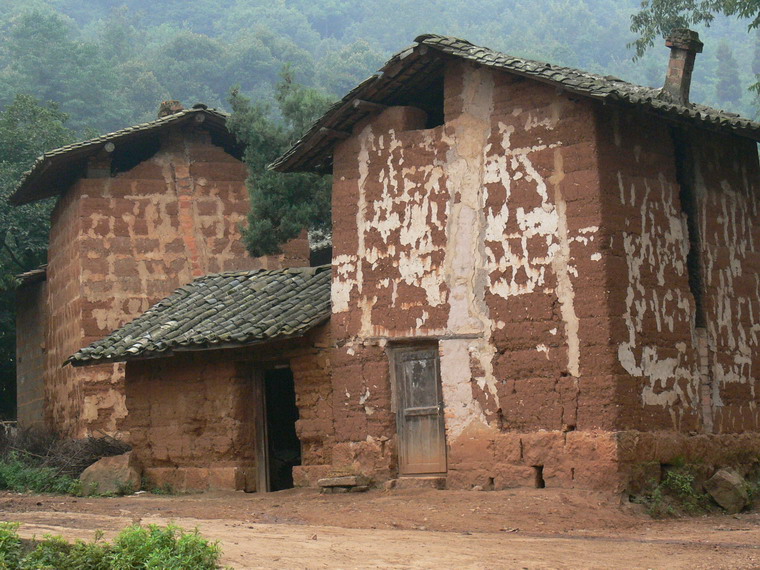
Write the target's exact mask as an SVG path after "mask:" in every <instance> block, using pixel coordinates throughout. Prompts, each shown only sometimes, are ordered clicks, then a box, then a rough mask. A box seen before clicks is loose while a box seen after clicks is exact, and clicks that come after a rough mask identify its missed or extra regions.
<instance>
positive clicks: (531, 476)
mask: <svg viewBox="0 0 760 570" xmlns="http://www.w3.org/2000/svg"><path fill="white" fill-rule="evenodd" d="M493 473H494V483H493V484H494V489H496V490H503V489H512V488H514V487H535V481H536V472H535V469H534V468H533V467H532V466H529V465H514V464H511V463H499V464H497V465H496V466H495V467H494V470H493Z"/></svg>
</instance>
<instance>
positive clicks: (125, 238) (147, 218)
mask: <svg viewBox="0 0 760 570" xmlns="http://www.w3.org/2000/svg"><path fill="white" fill-rule="evenodd" d="M170 164H171V167H170V166H169V165H170ZM246 176H247V173H246V171H245V167H244V166H243V164H242V163H241V162H240V161H239V160H237V159H235V158H234V157H232V156H230V155H227V154H226V153H225V152H224V150H223V149H221V148H220V147H216V146H214V145H212V144H211V143H210V142H209V141H208V137H198V136H196V135H195V134H193V133H192V132H190V131H188V132H187V133H184V134H181V133H175V134H173V135H171V136H168V137H166V138H165V139H164V140H163V142H162V147H161V149H160V150H159V151H158V152H157V153H156V154H155V155H154V156H153V157H151V158H149V159H147V160H146V161H145V162H143V163H141V164H139V165H137V166H136V167H134V168H133V169H131V170H130V171H128V172H122V173H118V174H117V175H116V176H115V177H111V178H97V179H80V180H78V181H77V182H75V183H74V185H73V186H72V187H71V188H70V189H69V191H68V192H67V193H66V194H65V196H64V197H62V198H61V199H60V200H59V202H58V204H57V205H56V208H55V211H54V213H53V217H52V228H51V234H50V247H49V251H48V261H49V265H48V281H47V283H48V289H49V291H48V293H47V299H46V302H47V305H48V307H49V315H48V316H47V321H48V324H47V325H46V327H47V332H46V334H45V337H46V338H45V344H46V346H47V347H48V350H47V354H46V358H45V373H44V384H45V392H46V398H47V401H49V402H50V407H49V410H48V411H47V413H48V416H49V420H50V425H51V427H53V428H55V429H57V430H58V431H60V432H62V433H64V434H67V435H74V436H82V435H86V434H88V433H91V432H93V431H94V430H101V431H104V432H106V433H119V432H121V431H123V421H124V418H125V416H126V413H127V412H126V408H125V407H124V394H123V393H122V394H121V395H120V396H119V395H118V389H117V390H116V392H117V394H113V393H112V392H113V388H114V387H115V386H120V385H121V383H122V380H123V376H121V375H122V374H123V368H119V369H118V370H114V371H113V373H112V375H111V376H110V377H103V378H102V379H101V380H99V381H98V382H102V385H101V389H102V391H103V394H104V395H103V396H97V394H95V393H92V394H91V397H90V399H89V401H85V399H84V398H83V391H82V390H81V389H79V386H80V385H81V384H82V383H84V382H89V381H90V380H89V378H90V372H89V371H88V370H87V369H80V368H78V369H72V368H70V367H66V368H62V367H61V365H62V363H63V362H64V360H65V359H66V358H68V356H70V355H71V354H73V353H74V352H76V351H77V350H78V349H79V348H81V347H82V346H84V345H85V344H86V343H88V342H90V341H91V340H94V339H93V338H92V337H94V336H98V335H101V334H102V333H103V331H108V330H114V329H116V328H118V327H120V326H122V325H123V324H125V323H126V322H128V321H130V320H132V319H133V318H135V317H137V316H138V315H139V314H141V313H142V312H144V311H145V310H146V309H147V308H148V307H149V306H150V304H152V303H155V302H156V301H158V300H159V299H161V298H163V297H165V296H166V295H168V294H169V293H171V292H172V291H173V290H174V289H176V288H177V287H179V286H181V285H183V284H185V283H187V282H189V281H190V280H192V279H193V277H195V276H197V275H201V274H204V273H208V272H212V271H222V270H225V271H227V270H242V269H255V268H259V267H269V268H275V267H279V266H291V265H308V258H309V252H308V243H307V241H306V239H305V236H302V237H301V238H299V239H298V240H294V242H293V243H292V244H286V246H285V253H284V254H283V255H279V256H272V257H269V258H261V259H258V260H256V259H252V258H250V257H249V256H248V254H247V253H246V251H245V250H244V248H243V247H242V245H241V236H240V230H239V224H240V223H241V222H243V221H244V219H245V215H246V213H247V209H248V191H247V189H246V187H245V178H246ZM180 201H182V203H183V204H185V206H186V207H184V206H183V208H180V207H179V202H180ZM80 283H81V285H80ZM95 302H97V304H96V303H95ZM24 326H25V325H24V324H23V323H21V330H23V328H24ZM109 394H110V395H109Z"/></svg>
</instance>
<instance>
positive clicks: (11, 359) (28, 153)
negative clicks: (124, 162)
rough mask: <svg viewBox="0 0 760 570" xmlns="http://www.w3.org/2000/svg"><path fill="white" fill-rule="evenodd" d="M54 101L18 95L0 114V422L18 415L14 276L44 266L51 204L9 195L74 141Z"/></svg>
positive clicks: (64, 116) (63, 114)
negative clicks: (37, 164) (39, 160)
mask: <svg viewBox="0 0 760 570" xmlns="http://www.w3.org/2000/svg"><path fill="white" fill-rule="evenodd" d="M66 119H67V116H66V114H65V113H63V112H61V110H60V109H59V108H58V106H57V105H56V104H54V103H49V104H46V105H43V104H40V103H39V102H38V101H37V100H36V99H34V98H33V97H30V96H28V95H19V96H17V97H16V98H15V99H14V101H13V103H12V104H11V105H10V106H8V107H7V108H6V109H5V110H4V111H2V112H0V418H2V417H5V418H7V417H9V416H11V415H13V414H14V413H15V378H16V372H15V347H16V337H15V322H14V320H15V317H14V306H15V299H14V294H15V292H14V290H15V285H16V280H15V277H14V276H15V275H17V274H19V273H22V272H24V271H28V270H30V269H33V268H35V267H38V266H39V265H40V264H41V263H44V262H45V259H46V251H47V240H48V229H49V216H50V210H51V208H52V204H51V201H50V200H47V201H43V202H35V203H32V204H27V205H25V206H20V207H12V206H11V205H10V204H9V203H8V197H9V196H10V195H11V194H12V193H13V191H14V190H15V188H16V185H17V183H18V181H19V179H20V178H21V175H22V173H23V172H24V171H25V170H27V169H28V168H29V167H30V166H31V165H32V164H33V163H34V160H35V158H36V157H37V156H38V155H40V154H42V153H43V152H44V151H46V150H49V149H51V148H54V147H58V146H61V145H64V144H67V143H70V142H72V141H73V134H72V132H71V131H70V130H69V129H68V128H67V127H66V126H65V123H66Z"/></svg>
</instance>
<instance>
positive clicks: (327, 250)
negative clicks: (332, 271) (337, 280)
mask: <svg viewBox="0 0 760 570" xmlns="http://www.w3.org/2000/svg"><path fill="white" fill-rule="evenodd" d="M331 262H332V246H331V245H330V246H327V247H322V248H320V249H312V250H311V251H310V252H309V265H311V267H319V266H320V265H328V264H330V263H331Z"/></svg>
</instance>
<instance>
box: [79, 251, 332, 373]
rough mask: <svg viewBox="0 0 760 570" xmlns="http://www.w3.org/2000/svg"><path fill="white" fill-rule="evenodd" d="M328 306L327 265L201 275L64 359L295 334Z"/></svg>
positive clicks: (121, 356) (98, 359) (83, 360)
mask: <svg viewBox="0 0 760 570" xmlns="http://www.w3.org/2000/svg"><path fill="white" fill-rule="evenodd" d="M330 311H331V309H330V267H329V266H322V267H305V268H293V269H280V270H258V271H235V272H230V273H218V274H213V275H206V276H204V277H199V278H198V279H196V280H195V281H193V282H192V283H189V284H188V285H185V286H184V287H180V288H179V289H177V290H176V291H175V292H174V293H172V294H171V295H169V296H168V297H167V298H166V299H164V300H162V301H159V302H158V303H157V304H155V305H154V306H153V307H151V308H150V309H148V311H147V312H145V313H143V314H142V315H140V316H139V317H137V318H136V319H135V320H134V321H132V322H131V323H128V324H126V325H124V326H123V327H121V328H120V329H118V330H117V331H115V332H113V333H111V334H110V335H108V336H107V337H106V338H104V339H102V340H99V341H97V342H94V343H93V344H91V345H90V346H88V347H87V348H83V349H81V350H80V351H79V352H77V353H76V354H74V355H72V356H71V357H69V359H68V360H67V361H66V362H67V363H71V364H73V365H75V366H81V365H85V364H99V363H103V362H119V361H124V360H132V359H140V358H148V357H155V356H168V355H169V354H171V352H172V351H176V350H198V349H204V348H211V347H218V348H229V347H235V346H244V345H250V344H256V343H260V342H265V341H269V340H275V339H283V338H291V337H298V336H302V335H304V334H305V333H306V332H307V331H309V330H310V329H312V328H314V327H315V326H317V325H319V324H321V323H323V322H325V321H326V320H327V319H328V318H329V317H330Z"/></svg>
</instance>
